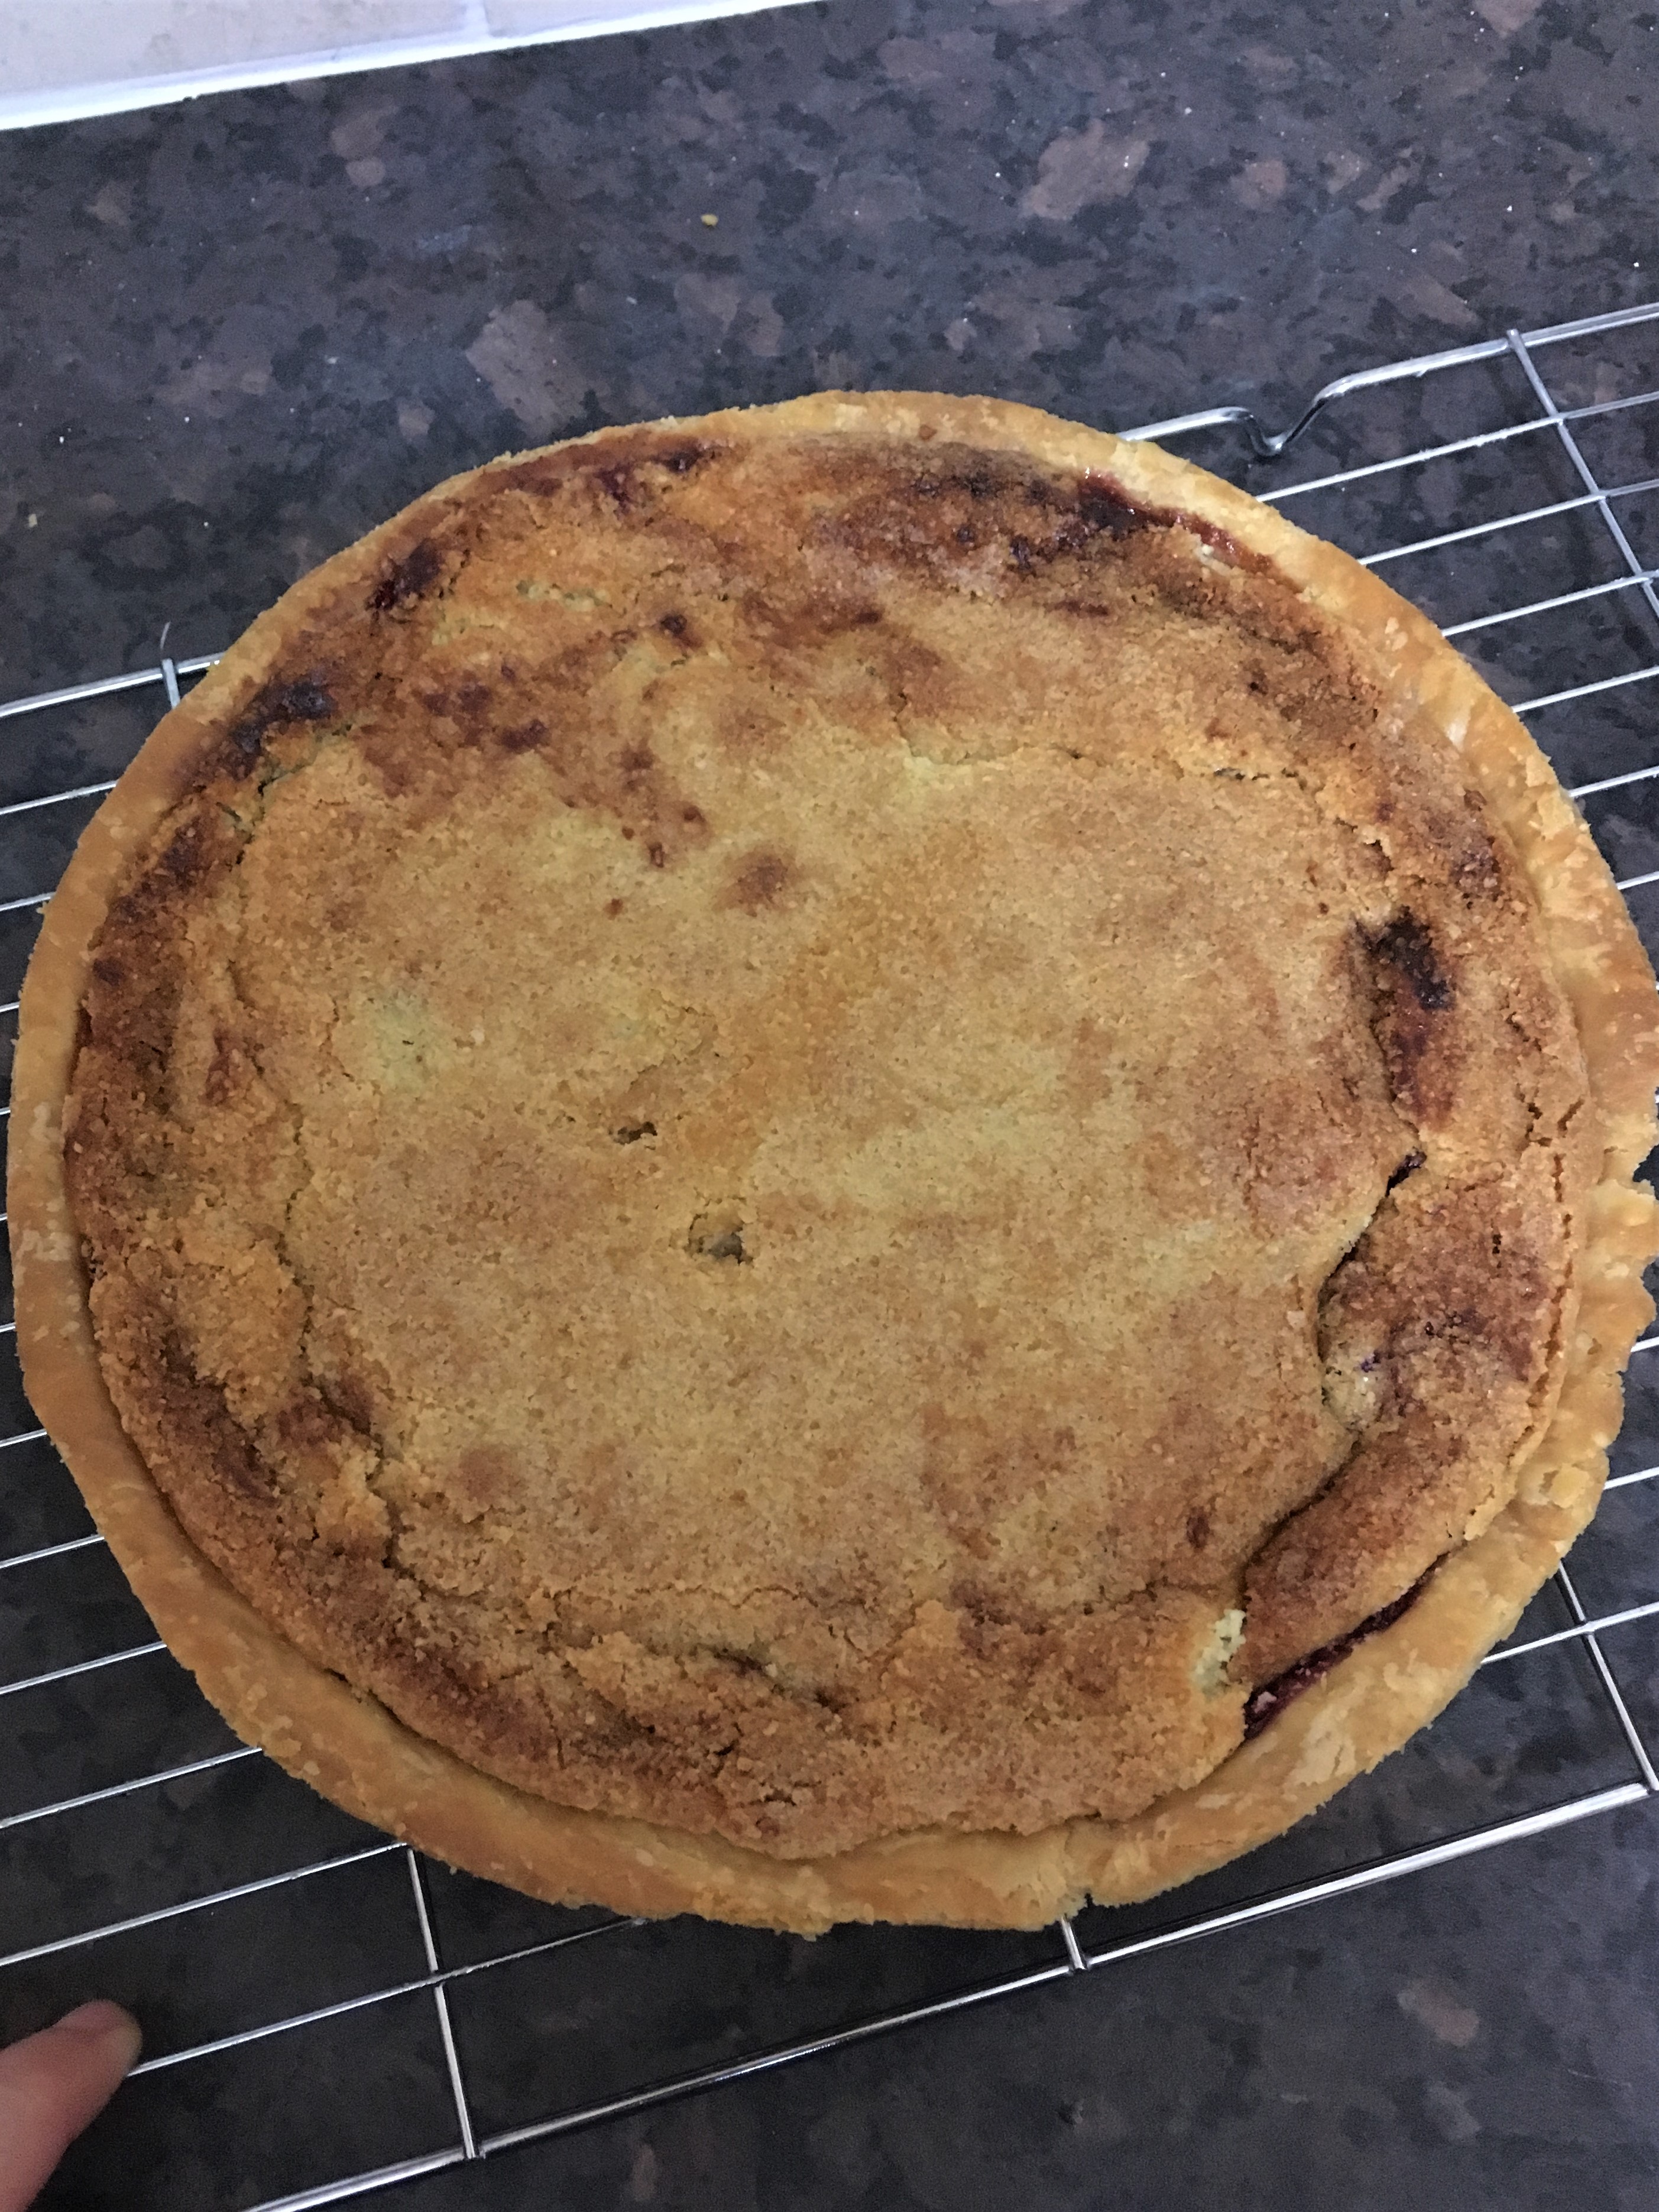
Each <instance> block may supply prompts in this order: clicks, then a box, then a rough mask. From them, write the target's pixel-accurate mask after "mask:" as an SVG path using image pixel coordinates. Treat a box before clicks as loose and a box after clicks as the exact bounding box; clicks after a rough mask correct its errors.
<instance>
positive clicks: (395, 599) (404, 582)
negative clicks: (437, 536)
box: [368, 538, 443, 614]
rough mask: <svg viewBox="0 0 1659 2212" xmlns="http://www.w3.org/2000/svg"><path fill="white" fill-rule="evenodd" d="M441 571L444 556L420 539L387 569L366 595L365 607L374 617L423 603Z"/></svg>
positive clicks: (425, 539)
mask: <svg viewBox="0 0 1659 2212" xmlns="http://www.w3.org/2000/svg"><path fill="white" fill-rule="evenodd" d="M442 570H443V556H441V554H440V552H439V550H438V549H437V547H436V546H435V544H433V542H432V540H431V539H430V538H422V540H421V541H420V543H419V544H418V545H416V546H415V547H413V548H412V549H411V550H410V551H409V552H408V553H406V554H405V555H404V558H403V559H402V560H401V561H394V562H392V565H391V566H390V568H387V570H386V574H385V575H384V576H382V577H381V579H380V582H379V583H378V584H377V585H376V586H375V587H374V590H373V591H372V592H370V593H369V595H368V604H369V605H370V606H371V607H372V608H374V610H375V611H376V612H377V613H380V614H386V613H389V612H390V611H391V610H392V608H393V607H401V606H405V605H408V603H409V601H410V599H423V598H424V597H425V596H426V594H427V592H429V591H430V590H431V589H432V586H434V584H435V583H436V582H437V580H438V578H439V576H440V574H441V573H442Z"/></svg>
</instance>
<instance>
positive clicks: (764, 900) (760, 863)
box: [731, 852, 794, 914]
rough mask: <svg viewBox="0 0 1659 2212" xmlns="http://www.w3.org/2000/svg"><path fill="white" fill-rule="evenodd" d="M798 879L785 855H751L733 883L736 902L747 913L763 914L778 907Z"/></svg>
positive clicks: (764, 853)
mask: <svg viewBox="0 0 1659 2212" xmlns="http://www.w3.org/2000/svg"><path fill="white" fill-rule="evenodd" d="M793 879H794V870H793V868H792V867H791V866H790V865H789V863H788V861H787V860H785V859H784V857H783V855H782V854H781V853H771V852H762V853H751V854H750V855H749V856H748V858H747V859H746V860H744V862H743V864H742V866H740V867H739V868H738V872H737V874H736V875H735V876H734V877H733V878H732V894H731V896H732V903H733V904H734V905H736V906H740V907H741V908H743V910H744V913H745V914H759V913H760V912H761V910H762V909H763V908H765V907H769V906H773V905H775V904H776V902H777V901H778V900H779V899H780V898H781V896H782V895H783V893H784V892H785V891H786V890H787V889H788V887H789V885H790V884H791V883H792V882H793Z"/></svg>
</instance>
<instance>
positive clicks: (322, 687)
mask: <svg viewBox="0 0 1659 2212" xmlns="http://www.w3.org/2000/svg"><path fill="white" fill-rule="evenodd" d="M337 712H338V708H337V707H336V705H335V702H334V699H333V696H332V694H331V692H330V690H329V689H328V686H327V684H326V683H325V681H324V678H323V674H322V671H320V670H316V669H313V671H311V673H310V674H309V675H307V676H295V677H289V678H286V679H282V678H279V679H277V680H276V681H275V682H273V683H270V684H266V685H265V687H264V690H261V691H257V692H256V693H255V694H254V696H253V697H252V700H251V701H250V702H248V706H247V708H246V711H245V712H244V713H243V714H242V715H241V717H240V720H237V721H235V722H234V723H233V724H232V725H231V728H230V732H229V737H230V741H231V743H232V744H234V746H235V747H236V749H237V750H238V751H239V752H242V753H246V754H247V755H249V756H252V754H254V753H257V752H258V750H259V748H260V746H261V744H263V743H264V738H265V736H266V733H267V732H269V731H270V730H274V729H276V728H278V727H280V726H281V725H283V723H285V722H326V721H327V720H330V718H331V716H332V715H334V714H337Z"/></svg>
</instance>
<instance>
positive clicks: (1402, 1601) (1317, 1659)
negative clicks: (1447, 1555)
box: [1244, 1562, 1438, 1743]
mask: <svg viewBox="0 0 1659 2212" xmlns="http://www.w3.org/2000/svg"><path fill="white" fill-rule="evenodd" d="M1436 1565H1438V1562H1436ZM1433 1572H1434V1568H1433V1567H1431V1568H1430V1569H1429V1573H1428V1574H1425V1575H1423V1576H1420V1577H1419V1579H1418V1580H1417V1581H1416V1582H1414V1583H1413V1584H1412V1586H1411V1588H1410V1589H1408V1590H1407V1592H1406V1593H1405V1595H1403V1596H1402V1597H1397V1598H1395V1601H1394V1603H1393V1604H1392V1605H1385V1606H1383V1607H1382V1608H1381V1610H1380V1611H1378V1612H1376V1613H1372V1614H1371V1615H1370V1617H1369V1618H1368V1619H1367V1620H1362V1621H1361V1622H1360V1624H1359V1626H1358V1628H1353V1629H1350V1630H1349V1632H1348V1633H1347V1634H1346V1636H1339V1637H1338V1638H1337V1639H1336V1641H1335V1642H1334V1644H1321V1646H1320V1648H1319V1649H1318V1650H1317V1651H1310V1653H1309V1654H1308V1656H1307V1657H1306V1658H1305V1659H1298V1660H1297V1662H1296V1664H1295V1666H1293V1667H1287V1668H1285V1671H1284V1673H1283V1674H1275V1675H1274V1677H1273V1680H1272V1681H1271V1682H1264V1683H1263V1684H1262V1685H1261V1688H1260V1689H1259V1690H1253V1691H1252V1692H1250V1695H1249V1699H1248V1700H1247V1701H1246V1704H1245V1706H1244V1741H1246V1742H1247V1743H1248V1742H1249V1740H1250V1738H1251V1737H1252V1736H1257V1735H1261V1731H1262V1729H1264V1728H1266V1727H1267V1723H1268V1722H1269V1721H1271V1720H1276V1719H1277V1718H1278V1717H1279V1714H1280V1713H1282V1712H1283V1711H1284V1710H1285V1706H1286V1705H1291V1704H1293V1703H1294V1702H1295V1700H1296V1699H1297V1698H1299V1697H1300V1696H1301V1695H1302V1692H1304V1690H1311V1689H1312V1687H1313V1686H1314V1684H1315V1683H1316V1682H1320V1681H1322V1680H1324V1678H1325V1676H1326V1675H1327V1674H1329V1673H1330V1671H1331V1669H1332V1668H1333V1667H1335V1666H1338V1665H1340V1662H1342V1661H1343V1660H1344V1659H1346V1657H1347V1656H1348V1654H1349V1653H1350V1652H1351V1651H1352V1650H1357V1649H1358V1646H1359V1645H1360V1644H1363V1643H1364V1641H1365V1639H1366V1638H1367V1637H1368V1636H1377V1635H1380V1634H1381V1633H1382V1632H1383V1629H1385V1628H1392V1627H1393V1626H1394V1624H1395V1621H1396V1620H1399V1619H1400V1618H1401V1615H1402V1614H1403V1613H1406V1612H1407V1610H1408V1609H1409V1608H1410V1607H1411V1606H1413V1604H1414V1603H1415V1602H1416V1601H1417V1599H1418V1598H1419V1596H1420V1595H1422V1592H1423V1590H1424V1588H1425V1585H1426V1584H1427V1582H1428V1579H1429V1575H1431V1574H1432V1573H1433Z"/></svg>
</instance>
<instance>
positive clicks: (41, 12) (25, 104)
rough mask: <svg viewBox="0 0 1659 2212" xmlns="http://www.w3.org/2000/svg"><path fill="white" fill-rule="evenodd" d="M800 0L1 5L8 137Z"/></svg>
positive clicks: (10, 0) (107, 0)
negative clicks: (258, 89) (173, 104)
mask: <svg viewBox="0 0 1659 2212" xmlns="http://www.w3.org/2000/svg"><path fill="white" fill-rule="evenodd" d="M793 4H797V0H0V129H15V128H16V127H17V126H19V125H23V124H30V123H67V122H70V121H71V120H72V119H73V118H76V117H77V116H84V115H112V114H115V113H118V112H120V111H121V110H122V109H125V108H133V107H150V106H155V105H157V104H158V103H159V102H161V101H163V100H189V99H192V98H194V97H196V96H197V94H201V93H204V92H225V91H228V90H230V89H231V88H234V87H237V86H246V85H257V84H283V83H288V82H292V81H293V80H295V79H296V78H300V77H313V76H337V75H340V74H343V73H344V72H346V71H348V70H369V69H383V68H386V67H388V66H389V65H390V64H393V63H407V62H425V61H441V60H445V59H448V58H453V57H454V56H457V55H460V54H479V53H488V52H491V51H492V50H494V49H505V48H507V47H511V46H538V45H542V44H544V43H546V42H548V41H550V40H556V39H574V38H582V37H586V36H589V35H591V34H592V33H596V32H600V31H635V30H647V29H651V28H653V27H655V26H657V25H659V24H664V23H691V22H698V21H703V20H705V19H707V18H708V17H711V16H715V15H748V14H750V13H751V12H753V11H754V10H756V9H760V8H764V7H772V6H790V5H793Z"/></svg>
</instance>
